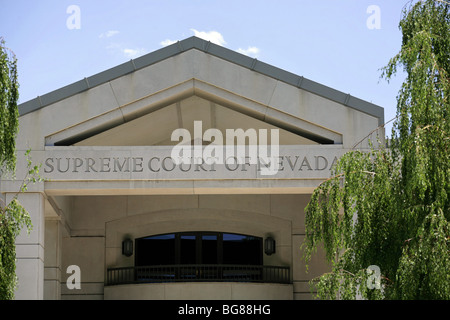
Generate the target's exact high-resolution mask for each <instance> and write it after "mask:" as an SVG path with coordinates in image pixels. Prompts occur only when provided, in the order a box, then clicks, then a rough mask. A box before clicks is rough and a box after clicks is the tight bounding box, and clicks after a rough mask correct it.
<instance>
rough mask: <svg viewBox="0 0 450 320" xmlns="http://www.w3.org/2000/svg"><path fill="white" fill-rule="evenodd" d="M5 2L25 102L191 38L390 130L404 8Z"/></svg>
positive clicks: (329, 2) (287, 0) (344, 0)
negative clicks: (353, 101) (373, 113)
mask: <svg viewBox="0 0 450 320" xmlns="http://www.w3.org/2000/svg"><path fill="white" fill-rule="evenodd" d="M2 2H3V3H2V6H1V7H2V10H1V11H0V36H1V37H3V38H4V39H5V41H6V45H7V46H8V47H9V48H11V49H12V50H13V51H14V52H15V54H16V56H17V58H18V68H19V83H20V100H19V102H25V101H28V100H30V99H32V98H35V97H37V96H38V95H43V94H45V93H47V92H50V91H53V90H55V89H58V88H61V87H63V86H65V85H67V84H70V83H72V82H75V81H78V80H80V79H83V78H84V77H88V76H91V75H93V74H96V73H98V72H101V71H103V70H106V69H108V68H111V67H114V66H116V65H118V64H120V63H123V62H126V61H128V60H130V59H131V58H135V57H137V56H140V55H143V54H145V53H149V52H152V51H154V50H157V49H159V48H161V47H163V46H164V45H167V44H168V43H171V42H173V41H176V40H182V39H185V38H188V37H190V36H193V35H197V36H199V37H203V38H206V39H208V40H211V41H213V42H215V43H218V44H220V45H223V46H224V47H226V48H229V49H232V50H236V51H240V52H242V53H244V54H247V55H250V56H252V57H256V58H258V59H259V60H261V61H264V62H266V63H269V64H272V65H274V66H276V67H279V68H282V69H285V70H287V71H290V72H293V73H295V74H298V75H302V76H304V77H306V78H309V79H311V80H314V81H317V82H319V83H322V84H324V85H327V86H330V87H332V88H335V89H337V90H340V91H343V92H345V93H350V94H352V95H353V96H356V97H359V98H361V99H364V100H367V101H369V102H373V103H375V104H378V105H380V106H382V107H384V108H385V120H386V121H388V120H390V119H391V118H393V117H394V116H395V110H396V96H397V93H398V91H399V89H400V86H401V82H402V81H403V79H404V76H403V75H399V76H397V77H396V78H395V79H394V80H393V81H391V82H390V83H389V84H388V83H387V82H386V81H385V80H380V75H381V71H380V68H382V67H383V66H385V65H386V64H387V63H388V61H389V59H390V58H392V57H393V56H394V55H395V54H396V53H397V52H398V51H399V49H400V44H401V33H400V30H399V28H398V23H399V21H400V18H401V11H402V8H403V6H404V5H405V4H406V3H407V2H408V1H407V0H379V1H377V0H368V1H366V0H321V1H317V0H276V1H274V0H272V1H267V0H258V1H253V0H239V1H236V0H226V1H224V0H220V1H219V0H147V1H143V0H128V1H115V0H108V1H102V0H95V1H94V0H90V1H86V0H36V1H30V0H14V1H7V0H2ZM71 5H76V6H78V8H79V10H80V11H79V16H78V17H79V20H78V21H79V24H78V25H77V27H79V28H75V29H71V28H69V27H68V26H67V21H68V20H69V25H70V23H72V25H74V23H76V22H75V20H73V19H72V18H73V17H74V16H73V14H75V12H74V11H70V10H69V12H68V8H69V7H70V6H71ZM373 6H376V8H378V9H379V11H378V13H377V12H376V11H373ZM374 19H375V20H374ZM368 22H369V26H371V25H373V22H379V28H378V26H377V25H373V26H375V28H374V27H372V28H369V26H368ZM388 128H390V126H388ZM386 134H387V135H390V132H389V131H387V132H386Z"/></svg>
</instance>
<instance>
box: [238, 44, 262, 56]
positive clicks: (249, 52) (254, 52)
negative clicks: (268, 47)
mask: <svg viewBox="0 0 450 320" xmlns="http://www.w3.org/2000/svg"><path fill="white" fill-rule="evenodd" d="M237 52H239V53H242V54H245V55H246V56H250V57H253V58H257V57H258V55H259V52H260V51H259V48H257V47H248V48H247V49H242V48H239V49H237Z"/></svg>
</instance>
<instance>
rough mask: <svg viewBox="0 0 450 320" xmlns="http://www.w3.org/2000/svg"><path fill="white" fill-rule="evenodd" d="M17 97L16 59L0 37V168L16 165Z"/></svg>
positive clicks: (5, 168) (11, 168)
mask: <svg viewBox="0 0 450 320" xmlns="http://www.w3.org/2000/svg"><path fill="white" fill-rule="evenodd" d="M18 99H19V84H18V82H17V60H16V58H15V56H14V54H13V53H12V52H11V51H10V50H8V49H7V48H6V47H5V41H4V40H3V39H2V38H0V168H3V169H4V170H9V171H14V169H15V165H16V154H15V152H16V143H15V139H16V136H17V132H18V120H17V119H18V118H19V111H18V109H17V100H18Z"/></svg>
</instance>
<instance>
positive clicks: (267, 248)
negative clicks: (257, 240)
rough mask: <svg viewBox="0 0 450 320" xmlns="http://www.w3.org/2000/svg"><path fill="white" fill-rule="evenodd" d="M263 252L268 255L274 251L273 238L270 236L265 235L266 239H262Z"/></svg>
mask: <svg viewBox="0 0 450 320" xmlns="http://www.w3.org/2000/svg"><path fill="white" fill-rule="evenodd" d="M264 252H265V254H267V255H268V256H270V255H272V254H274V253H275V239H274V238H272V237H267V238H266V240H264Z"/></svg>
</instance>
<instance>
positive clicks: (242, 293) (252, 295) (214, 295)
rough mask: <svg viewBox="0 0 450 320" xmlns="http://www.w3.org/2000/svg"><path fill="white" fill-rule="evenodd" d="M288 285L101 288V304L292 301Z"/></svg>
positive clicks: (169, 285)
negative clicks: (121, 302) (154, 301)
mask: <svg viewBox="0 0 450 320" xmlns="http://www.w3.org/2000/svg"><path fill="white" fill-rule="evenodd" d="M292 298H293V295H292V285H290V284H273V283H237V282H236V283H232V282H228V283H224V282H210V283H155V284H137V285H119V286H111V287H106V288H105V300H164V299H165V300H292Z"/></svg>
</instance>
